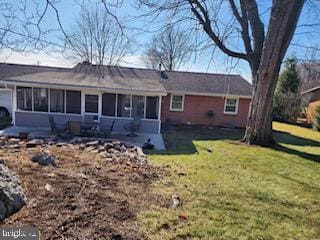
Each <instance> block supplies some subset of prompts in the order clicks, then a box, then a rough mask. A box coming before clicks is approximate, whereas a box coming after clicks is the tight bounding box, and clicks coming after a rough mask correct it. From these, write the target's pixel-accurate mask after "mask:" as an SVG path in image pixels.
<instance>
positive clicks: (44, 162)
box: [31, 152, 56, 166]
mask: <svg viewBox="0 0 320 240" xmlns="http://www.w3.org/2000/svg"><path fill="white" fill-rule="evenodd" d="M31 161H32V162H37V163H38V164H39V165H41V166H49V165H51V166H56V162H55V159H54V158H53V157H52V156H51V155H49V154H48V153H45V152H43V153H40V154H36V155H34V156H33V157H32V158H31Z"/></svg>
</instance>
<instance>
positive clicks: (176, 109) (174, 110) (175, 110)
mask: <svg viewBox="0 0 320 240" xmlns="http://www.w3.org/2000/svg"><path fill="white" fill-rule="evenodd" d="M173 96H179V97H182V104H181V109H178V108H173V107H172V100H173ZM184 98H185V95H184V94H171V95H170V111H171V112H183V111H184Z"/></svg>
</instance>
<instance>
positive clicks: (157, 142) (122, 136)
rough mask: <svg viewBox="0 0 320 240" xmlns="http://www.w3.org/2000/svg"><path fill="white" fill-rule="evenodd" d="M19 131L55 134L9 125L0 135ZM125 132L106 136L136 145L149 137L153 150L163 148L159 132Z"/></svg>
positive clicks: (36, 135) (38, 135)
mask: <svg viewBox="0 0 320 240" xmlns="http://www.w3.org/2000/svg"><path fill="white" fill-rule="evenodd" d="M20 132H28V133H29V136H30V137H31V138H49V137H54V136H55V134H53V133H52V132H51V130H50V129H48V128H33V127H9V128H6V129H3V130H0V136H12V137H19V133H20ZM127 134H128V133H127V132H111V135H110V136H108V138H111V139H118V140H120V141H123V142H127V143H129V144H131V145H134V146H138V147H142V146H143V144H144V143H145V142H146V141H147V140H148V139H150V141H151V143H152V144H154V146H155V150H165V145H164V142H163V138H162V135H161V134H153V133H138V135H137V136H136V137H128V136H127Z"/></svg>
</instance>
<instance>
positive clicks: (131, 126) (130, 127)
mask: <svg viewBox="0 0 320 240" xmlns="http://www.w3.org/2000/svg"><path fill="white" fill-rule="evenodd" d="M123 128H124V129H125V130H126V131H129V132H130V133H129V134H128V135H127V136H128V137H136V136H138V135H137V134H135V132H136V131H137V130H139V128H140V118H134V119H133V120H132V121H131V122H130V123H127V124H125V125H124V126H123Z"/></svg>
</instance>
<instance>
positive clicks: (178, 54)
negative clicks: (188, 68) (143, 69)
mask: <svg viewBox="0 0 320 240" xmlns="http://www.w3.org/2000/svg"><path fill="white" fill-rule="evenodd" d="M191 49H192V46H191V43H190V41H189V36H188V34H186V33H185V32H182V31H180V30H179V29H176V28H174V27H172V26H170V27H167V28H166V29H165V30H164V31H163V32H162V33H160V34H158V35H156V36H154V37H153V38H152V40H151V43H150V44H149V46H148V49H147V50H146V52H145V55H144V57H143V60H144V62H145V63H146V66H148V67H151V68H153V69H157V68H158V66H159V64H161V66H162V67H164V69H165V70H167V71H174V70H177V69H179V67H181V66H183V65H184V64H185V63H186V62H187V61H188V60H189V59H190V55H191Z"/></svg>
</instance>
